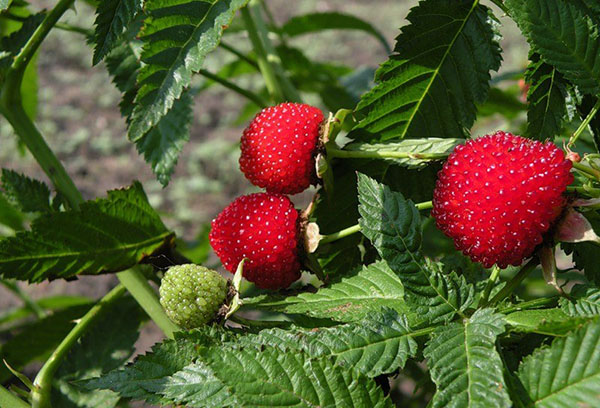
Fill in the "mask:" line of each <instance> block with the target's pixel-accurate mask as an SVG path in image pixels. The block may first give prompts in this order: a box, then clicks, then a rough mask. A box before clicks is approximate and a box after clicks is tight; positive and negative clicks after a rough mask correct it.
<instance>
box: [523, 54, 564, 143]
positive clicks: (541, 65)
mask: <svg viewBox="0 0 600 408" xmlns="http://www.w3.org/2000/svg"><path fill="white" fill-rule="evenodd" d="M530 58H531V60H532V62H531V63H530V64H529V66H528V67H527V73H526V74H525V78H526V80H527V83H528V84H529V85H530V88H529V91H528V92H527V100H528V101H529V105H528V107H527V137H530V138H532V139H536V140H542V141H544V140H554V137H555V136H556V135H558V134H559V133H560V131H561V129H562V127H563V122H564V119H565V117H566V115H567V104H566V98H567V82H566V81H565V79H564V77H563V76H562V75H561V74H560V72H558V71H557V70H556V68H554V67H553V66H551V65H548V64H546V63H545V62H543V61H541V60H540V56H539V55H538V54H532V55H531V57H530Z"/></svg>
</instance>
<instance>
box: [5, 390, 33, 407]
mask: <svg viewBox="0 0 600 408" xmlns="http://www.w3.org/2000/svg"><path fill="white" fill-rule="evenodd" d="M0 407H2V408H31V406H29V404H27V403H26V402H25V401H23V400H22V399H21V398H19V397H17V396H16V395H14V394H13V393H12V392H10V391H9V390H7V389H6V388H4V387H3V386H2V385H0Z"/></svg>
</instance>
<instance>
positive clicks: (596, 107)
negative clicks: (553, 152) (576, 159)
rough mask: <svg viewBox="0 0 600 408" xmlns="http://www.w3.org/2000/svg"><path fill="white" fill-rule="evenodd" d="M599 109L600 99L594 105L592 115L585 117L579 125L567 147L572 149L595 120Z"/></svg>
mask: <svg viewBox="0 0 600 408" xmlns="http://www.w3.org/2000/svg"><path fill="white" fill-rule="evenodd" d="M599 109H600V98H598V100H597V101H596V104H595V105H594V107H593V108H592V110H591V111H590V113H588V115H587V116H586V117H585V119H584V120H583V122H581V124H580V125H579V127H578V128H577V130H576V131H575V132H574V133H573V135H571V137H570V138H569V143H567V147H571V146H573V145H574V144H575V142H576V141H577V139H578V138H579V135H581V133H583V131H584V130H585V128H587V126H588V125H589V124H590V122H591V121H592V119H594V116H596V113H597V112H598V110H599Z"/></svg>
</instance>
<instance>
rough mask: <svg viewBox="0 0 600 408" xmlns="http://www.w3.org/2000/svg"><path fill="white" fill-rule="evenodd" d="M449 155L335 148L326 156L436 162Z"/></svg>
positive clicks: (328, 150)
mask: <svg viewBox="0 0 600 408" xmlns="http://www.w3.org/2000/svg"><path fill="white" fill-rule="evenodd" d="M448 154H449V153H410V152H395V151H391V150H390V151H386V150H378V151H372V152H368V151H362V150H342V149H337V148H332V147H330V148H328V149H327V155H328V156H330V157H337V158H344V159H415V160H424V161H427V160H438V159H445V158H446V157H448Z"/></svg>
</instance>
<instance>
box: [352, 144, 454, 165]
mask: <svg viewBox="0 0 600 408" xmlns="http://www.w3.org/2000/svg"><path fill="white" fill-rule="evenodd" d="M463 142H464V139H440V138H429V139H406V140H402V141H400V142H387V143H360V142H355V143H350V144H348V145H346V146H344V150H348V151H356V152H375V153H376V152H385V153H388V152H393V153H396V154H397V155H398V156H399V157H395V158H390V157H389V156H390V155H389V154H387V155H385V154H384V153H382V157H381V158H382V159H385V160H388V161H391V162H394V163H395V164H397V165H400V166H404V167H408V168H410V169H418V168H422V167H425V166H427V164H428V163H429V162H431V161H433V160H442V159H445V158H446V157H448V155H449V154H450V153H451V152H452V150H454V148H455V147H456V146H457V145H459V144H461V143H463ZM407 156H408V157H407Z"/></svg>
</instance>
